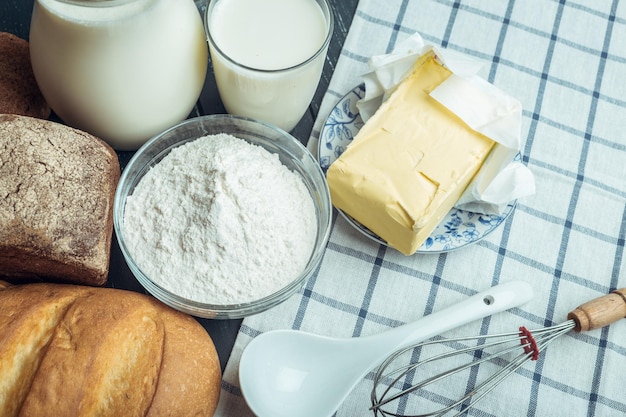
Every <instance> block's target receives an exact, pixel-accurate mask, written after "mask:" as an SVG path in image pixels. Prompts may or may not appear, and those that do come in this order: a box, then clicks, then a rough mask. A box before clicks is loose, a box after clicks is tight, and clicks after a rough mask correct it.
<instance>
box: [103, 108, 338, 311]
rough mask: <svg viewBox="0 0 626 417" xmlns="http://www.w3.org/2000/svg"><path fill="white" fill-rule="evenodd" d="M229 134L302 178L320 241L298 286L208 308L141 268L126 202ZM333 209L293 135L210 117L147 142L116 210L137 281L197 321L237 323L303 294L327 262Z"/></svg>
mask: <svg viewBox="0 0 626 417" xmlns="http://www.w3.org/2000/svg"><path fill="white" fill-rule="evenodd" d="M219 133H226V134H230V135H232V136H235V137H237V138H240V139H243V140H245V141H247V142H249V143H252V144H255V145H259V146H261V147H263V148H265V149H266V150H267V151H269V152H272V153H276V154H278V156H279V159H280V161H281V162H282V163H283V165H285V166H286V167H287V168H289V169H290V170H292V171H293V172H295V173H297V174H298V175H299V176H300V177H301V178H302V180H303V182H304V184H305V186H306V188H307V189H308V191H309V193H310V195H311V197H312V199H313V203H314V206H315V213H316V221H317V235H316V239H315V246H314V249H313V251H312V253H311V256H310V258H309V260H308V263H307V265H306V267H305V268H304V270H303V271H302V272H301V273H300V275H299V276H298V277H296V278H295V279H294V280H293V281H292V282H290V283H289V284H287V285H286V286H284V287H283V288H281V289H280V290H278V291H276V292H274V293H273V294H271V295H268V296H266V297H263V298H260V299H257V300H254V301H250V302H245V303H240V304H208V303H202V302H198V301H195V300H189V299H186V298H183V297H181V296H179V295H177V294H174V293H172V292H171V291H168V290H167V289H165V288H163V287H162V286H160V285H158V284H157V283H155V282H154V280H152V279H151V278H150V277H149V276H147V275H146V274H145V273H144V272H143V271H142V270H141V268H139V267H138V266H137V264H136V263H135V261H134V260H133V257H132V256H131V254H130V253H129V250H128V247H127V245H126V244H125V242H124V233H123V230H124V209H125V204H126V198H127V197H128V196H129V195H131V194H132V193H133V190H134V189H135V186H136V185H137V184H138V183H139V181H140V180H141V178H142V177H143V176H144V175H145V174H146V173H147V172H148V170H150V168H151V167H153V166H155V165H156V164H158V163H159V162H160V161H161V160H162V159H163V158H164V157H165V156H166V155H167V154H168V153H169V152H170V151H171V150H172V149H173V148H175V147H177V146H181V145H183V144H185V143H187V142H190V141H193V140H195V139H197V138H200V137H202V136H206V135H214V134H219ZM331 217H332V206H331V202H330V194H329V191H328V184H327V183H326V178H325V177H324V174H323V173H322V170H321V168H320V167H319V164H318V163H317V161H316V160H315V158H314V157H313V156H312V155H311V153H310V152H309V151H308V150H307V149H306V148H305V147H304V146H303V145H302V144H301V143H300V142H299V141H298V140H297V139H296V138H294V137H293V136H291V135H290V134H289V133H287V132H285V131H283V130H281V129H279V128H277V127H274V126H272V125H269V124H266V123H263V122H260V121H256V120H252V119H248V118H243V117H238V116H231V115H210V116H202V117H196V118H192V119H188V120H186V121H184V122H182V123H180V124H178V125H176V126H174V127H172V128H170V129H168V130H166V131H165V132H163V133H161V134H159V135H157V136H155V137H154V138H152V139H150V140H149V141H148V142H146V143H145V144H144V145H143V146H142V147H141V148H140V149H139V150H138V151H137V152H136V153H135V154H134V156H133V157H132V158H131V160H130V161H129V162H128V165H127V166H126V168H125V169H124V171H123V173H122V176H121V178H120V181H119V184H118V187H117V190H116V193H115V202H114V207H113V225H114V228H115V234H116V236H117V240H118V242H119V246H120V249H121V251H122V254H123V256H124V259H125V260H126V263H127V264H128V267H129V268H130V270H131V272H132V273H133V275H134V276H135V277H136V278H137V280H138V281H139V283H140V284H141V285H142V286H143V287H144V288H145V289H146V290H147V291H148V292H149V293H150V294H152V295H153V296H154V297H155V298H157V299H159V300H160V301H162V302H163V303H165V304H167V305H169V306H170V307H173V308H175V309H176V310H179V311H182V312H184V313H188V314H191V315H193V316H197V317H204V318H215V319H235V318H242V317H246V316H249V315H253V314H257V313H260V312H262V311H265V310H267V309H269V308H271V307H274V306H276V305H277V304H279V303H281V302H283V301H285V300H286V299H287V298H289V297H290V296H291V295H293V294H294V293H296V292H297V291H299V290H300V289H301V288H302V287H303V286H304V284H305V283H306V281H307V279H308V278H309V277H310V276H311V274H312V273H313V271H314V270H315V268H316V267H317V265H318V263H319V262H320V260H321V257H322V253H323V252H324V249H325V247H326V243H327V242H328V237H329V234H330V223H331Z"/></svg>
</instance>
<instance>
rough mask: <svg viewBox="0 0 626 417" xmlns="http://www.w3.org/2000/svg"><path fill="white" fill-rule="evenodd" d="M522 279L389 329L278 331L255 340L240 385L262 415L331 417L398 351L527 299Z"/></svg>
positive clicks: (242, 365)
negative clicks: (338, 334) (350, 334)
mask: <svg viewBox="0 0 626 417" xmlns="http://www.w3.org/2000/svg"><path fill="white" fill-rule="evenodd" d="M532 296H533V291H532V288H531V287H530V285H528V284H527V283H525V282H521V281H513V282H508V283H505V284H500V285H497V286H494V287H492V288H490V289H489V290H486V291H483V292H480V293H478V294H475V295H473V296H471V297H469V298H467V299H466V300H464V301H462V302H459V303H457V304H455V305H453V306H451V307H448V308H446V309H444V310H441V311H439V312H436V313H433V314H430V315H427V316H424V317H422V318H420V319H419V320H417V321H415V322H413V323H409V324H405V325H403V326H399V327H397V328H395V329H391V330H388V331H386V332H383V333H380V334H377V335H373V336H365V337H355V338H331V337H325V336H318V335H314V334H310V333H305V332H302V331H297V330H275V331H269V332H266V333H263V334H261V335H259V336H257V337H256V338H254V339H253V340H252V341H251V342H250V343H249V344H248V346H247V347H246V348H245V349H244V351H243V354H242V356H241V361H240V364H239V383H240V386H241V390H242V392H243V396H244V398H245V400H246V402H247V403H248V406H249V407H250V409H251V410H252V411H253V412H254V413H255V414H256V415H257V416H259V417H295V416H297V417H325V416H331V415H332V414H333V413H334V412H335V411H336V410H337V409H338V408H339V406H340V405H341V403H342V402H343V401H344V400H345V398H346V397H347V396H348V394H349V393H350V391H352V389H353V388H354V387H355V385H356V384H357V383H358V382H359V381H361V379H363V378H364V377H365V375H366V374H367V373H368V372H369V371H371V370H372V369H373V368H375V367H376V366H377V365H379V364H380V363H382V362H383V361H384V360H385V359H386V358H387V356H389V355H390V354H391V353H393V352H395V351H396V350H397V349H400V348H403V347H407V346H409V345H411V344H413V343H419V342H421V341H423V340H426V339H429V338H431V337H433V336H436V335H438V334H441V333H443V332H445V331H447V330H450V329H453V328H455V327H458V326H461V325H463V324H466V323H469V322H471V321H474V320H477V319H480V318H483V317H486V316H489V315H491V314H494V313H498V312H501V311H504V310H507V309H509V308H512V307H516V306H519V305H522V304H524V303H526V302H527V301H528V300H530V299H531V298H532Z"/></svg>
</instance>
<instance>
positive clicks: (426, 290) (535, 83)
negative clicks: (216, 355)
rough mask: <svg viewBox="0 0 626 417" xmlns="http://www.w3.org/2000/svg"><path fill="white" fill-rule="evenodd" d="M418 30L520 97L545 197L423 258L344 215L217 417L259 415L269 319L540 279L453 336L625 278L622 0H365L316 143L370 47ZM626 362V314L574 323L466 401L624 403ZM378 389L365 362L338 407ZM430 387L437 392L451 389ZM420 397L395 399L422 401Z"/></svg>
mask: <svg viewBox="0 0 626 417" xmlns="http://www.w3.org/2000/svg"><path fill="white" fill-rule="evenodd" d="M416 31H417V32H419V33H420V34H421V35H422V37H423V38H424V39H425V41H426V42H427V43H430V44H434V45H439V46H442V47H445V48H448V49H452V50H455V51H459V52H463V53H465V54H467V55H471V56H473V57H476V58H478V59H480V60H482V61H484V63H485V66H484V68H483V72H482V73H481V75H482V76H483V77H484V78H485V79H487V80H488V81H489V82H491V83H493V84H495V85H496V86H498V87H500V88H501V89H502V90H504V91H506V92H507V93H509V94H510V95H513V96H514V97H516V98H518V99H519V100H520V101H521V102H522V106H523V108H524V113H523V126H522V129H523V131H522V137H523V138H525V143H524V145H523V147H522V158H523V162H524V163H526V164H527V165H528V167H529V168H530V169H531V170H532V171H533V173H534V175H535V178H536V185H537V192H536V195H534V196H532V197H527V198H524V199H522V200H520V201H519V202H518V205H517V208H516V210H515V211H514V213H513V214H512V216H510V217H509V219H507V221H506V222H505V223H504V224H503V225H501V226H500V227H499V228H498V229H496V230H495V231H494V232H493V233H491V234H490V235H489V236H487V237H486V238H485V239H483V240H481V241H479V242H478V243H476V244H474V245H471V246H469V247H466V248H462V249H460V250H458V251H453V252H449V253H444V254H430V255H420V254H416V255H414V256H411V257H405V256H403V255H401V254H399V253H398V252H396V251H394V250H392V249H390V248H387V247H384V246H379V245H378V244H376V243H374V242H372V241H370V240H369V239H367V238H366V237H364V236H362V235H361V234H360V233H359V232H357V231H356V230H354V229H353V228H352V227H350V226H349V225H348V224H347V223H346V222H345V221H344V219H343V218H342V217H341V216H337V214H336V213H335V216H334V219H333V231H332V235H331V238H330V241H329V243H328V247H327V249H326V252H325V254H324V258H323V261H322V263H321V264H320V266H319V268H318V270H317V271H316V273H315V275H314V276H313V278H312V279H311V280H310V281H309V282H308V283H307V285H306V287H305V288H304V289H303V291H302V292H301V293H300V294H298V295H296V296H294V297H292V298H291V299H289V300H288V301H287V302H286V303H284V304H282V305H280V306H278V307H276V308H274V309H272V310H270V311H268V312H266V313H262V314H260V315H257V316H253V317H250V318H247V319H246V320H245V321H244V323H243V326H242V328H241V331H240V334H239V336H238V339H237V342H236V345H235V349H234V351H233V354H232V356H231V358H230V361H229V363H228V366H227V369H226V372H225V375H224V381H223V390H222V399H221V403H220V406H219V409H218V415H220V416H247V415H251V413H250V411H249V410H248V409H247V408H246V405H245V402H244V400H243V399H242V397H241V392H240V390H239V388H238V382H237V366H238V359H239V357H240V355H241V352H242V350H243V348H244V347H245V345H246V344H247V343H248V342H249V341H250V340H251V339H252V338H254V337H255V336H256V335H258V334H260V333H262V332H265V331H267V330H272V329H277V328H295V329H302V330H305V331H309V332H314V333H319V334H326V335H331V336H342V337H359V336H362V335H368V334H374V333H379V332H382V331H385V330H386V329H388V328H390V327H395V326H398V325H401V324H403V323H406V322H410V321H413V320H416V319H418V318H419V317H421V316H423V315H425V314H429V313H431V312H434V311H437V310H439V309H442V308H444V307H446V306H449V305H453V304H454V303H455V302H458V301H459V300H462V299H464V298H465V297H467V296H469V295H472V294H474V293H476V292H478V291H481V290H483V289H486V288H488V287H490V286H492V285H495V284H497V283H499V282H506V281H509V280H523V281H526V282H529V283H530V284H531V285H532V286H533V287H534V289H535V297H534V298H533V300H532V301H530V302H529V303H528V304H526V305H524V306H522V307H519V308H515V309H512V310H509V311H507V312H504V313H500V314H497V315H495V316H492V317H489V318H486V319H484V320H482V321H479V322H476V323H472V324H470V325H467V326H464V327H463V328H461V329H456V330H453V331H450V332H447V333H446V334H444V335H443V336H446V337H452V336H465V335H474V334H476V335H479V334H490V333H500V332H508V331H516V330H517V328H518V327H519V326H522V325H523V326H526V327H528V328H530V329H532V328H539V327H545V326H550V325H553V324H557V323H560V322H562V321H564V320H565V319H566V316H567V313H568V312H569V311H570V310H572V309H574V308H575V307H576V306H578V305H580V304H582V303H584V302H585V301H587V300H589V299H592V298H595V297H598V296H601V295H603V294H606V293H608V292H610V291H611V290H613V289H616V288H621V287H626V258H625V256H624V241H625V238H626V2H619V1H618V0H602V1H595V0H578V1H569V0H567V1H566V0H518V1H513V0H511V1H504V0H495V1H480V0H464V1H451V0H425V1H416V0H404V1H402V0H385V1H378V0H361V1H360V3H359V6H358V9H357V11H356V14H355V17H354V21H353V23H352V26H351V28H350V32H349V35H348V38H347V40H346V42H345V44H344V47H343V51H342V54H341V57H340V59H339V61H338V63H337V66H336V69H335V73H334V76H333V79H332V81H331V84H330V86H329V88H328V91H327V93H326V95H325V98H324V101H323V103H322V107H321V109H320V114H319V118H318V120H317V122H316V125H315V127H314V130H313V133H312V137H311V139H310V143H309V148H310V149H311V151H313V152H315V150H316V148H317V145H316V143H317V136H318V135H319V131H320V129H321V126H322V125H323V122H324V120H325V118H326V117H327V116H328V114H329V112H330V110H331V109H332V107H333V106H334V105H335V104H336V102H337V101H338V100H339V99H340V98H341V97H342V96H343V95H344V94H345V93H346V92H348V91H349V90H350V89H352V88H353V87H354V86H356V85H358V84H359V83H360V82H361V75H362V74H363V73H365V72H366V71H367V69H368V67H367V61H368V58H369V57H370V56H372V55H378V54H384V53H388V52H390V51H391V50H392V49H393V47H394V45H395V44H396V43H397V42H399V41H401V40H402V39H404V38H406V37H408V36H410V35H411V34H413V33H414V32H416ZM496 365H497V364H496ZM490 371H492V368H490V367H485V369H484V372H490ZM480 372H483V370H481V371H479V373H480ZM624 375H626V320H622V321H620V322H617V323H615V324H613V325H611V326H609V327H605V328H603V329H598V330H594V331H590V332H587V333H580V334H578V333H568V334H567V335H565V336H562V337H561V338H559V339H558V340H557V341H555V342H554V343H553V344H552V345H550V346H549V347H548V348H547V349H546V350H545V351H544V352H542V353H541V355H540V357H539V360H538V361H536V362H532V363H527V364H526V365H525V366H523V367H522V368H521V369H519V370H518V371H516V372H515V373H514V374H512V375H511V376H510V377H509V378H508V379H507V380H505V381H504V382H503V383H502V384H501V385H500V386H499V387H498V388H497V389H496V390H495V391H494V392H492V393H491V394H490V395H489V396H488V397H487V398H486V399H484V400H482V401H481V402H480V403H479V404H478V405H477V407H476V408H474V409H473V410H472V411H470V412H469V414H468V415H472V416H507V417H509V416H511V417H518V416H519V417H522V416H550V417H558V416H563V417H584V416H623V415H626V385H625V379H624ZM471 382H472V381H471V380H469V379H466V380H455V381H451V382H450V386H452V385H454V386H455V387H457V386H458V387H460V388H465V386H469V385H471ZM371 388H372V375H368V376H367V377H366V378H365V380H363V381H362V382H361V383H360V384H359V385H358V386H357V387H356V389H355V390H354V391H353V392H352V393H351V395H350V396H349V397H348V399H347V400H346V402H345V403H344V404H343V405H342V407H341V408H340V409H339V410H338V411H337V414H336V415H337V416H341V417H348V416H367V415H372V413H371V411H369V410H368V407H369V405H370V403H369V398H370V390H371ZM450 391H452V390H450ZM431 394H432V395H431V397H432V398H434V400H433V401H438V400H440V399H441V398H444V397H446V396H451V394H450V393H448V392H446V391H442V392H433V393H431ZM320 401H323V399H320ZM412 402H413V399H409V400H407V401H405V402H402V403H400V404H399V405H398V407H399V408H398V411H399V412H400V413H401V414H407V415H410V414H411V413H414V414H415V413H417V410H416V409H414V408H411V407H412V406H414V405H413V404H412Z"/></svg>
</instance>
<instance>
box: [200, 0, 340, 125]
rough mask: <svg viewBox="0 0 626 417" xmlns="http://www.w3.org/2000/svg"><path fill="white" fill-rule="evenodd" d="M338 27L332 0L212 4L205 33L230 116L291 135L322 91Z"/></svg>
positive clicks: (222, 0) (252, 0) (224, 1)
mask: <svg viewBox="0 0 626 417" xmlns="http://www.w3.org/2000/svg"><path fill="white" fill-rule="evenodd" d="M333 25H334V22H333V13H332V10H331V7H330V5H329V4H328V1H327V0H211V2H210V3H209V7H208V8H207V13H206V15H205V27H206V30H207V36H208V42H209V51H210V54H211V62H212V64H213V71H214V74H215V80H216V83H217V88H218V90H219V94H220V98H221V99H222V102H223V103H224V107H225V108H226V110H227V111H228V112H229V113H231V114H234V115H238V116H245V117H250V118H254V119H258V120H262V121H264V122H267V123H271V124H273V125H275V126H278V127H280V128H282V129H283V130H286V131H291V130H292V129H293V128H294V127H295V126H296V124H297V123H298V121H300V119H301V118H302V115H303V114H304V113H305V111H306V109H307V107H308V106H309V104H310V103H311V99H312V98H313V95H314V94H315V90H316V89H317V85H318V83H319V80H320V76H321V73H322V69H323V66H324V61H325V59H326V52H327V50H328V44H329V43H330V39H331V37H332V34H333Z"/></svg>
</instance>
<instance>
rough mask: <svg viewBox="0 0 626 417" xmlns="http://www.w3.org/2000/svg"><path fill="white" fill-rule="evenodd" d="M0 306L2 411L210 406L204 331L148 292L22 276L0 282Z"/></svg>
mask: <svg viewBox="0 0 626 417" xmlns="http://www.w3.org/2000/svg"><path fill="white" fill-rule="evenodd" d="M0 311H8V312H9V315H8V316H10V318H4V317H0V415H2V416H6V417H18V416H29V417H43V416H47V415H54V416H59V417H63V416H68V417H69V416H73V417H74V416H75V417H81V416H96V415H97V416H102V417H105V416H121V415H123V416H131V417H132V416H138V417H143V416H149V417H164V416H171V417H178V416H180V417H187V416H197V417H209V416H212V415H213V413H214V412H215V408H216V406H217V402H218V399H219V392H220V382H221V370H220V364H219V359H218V357H217V353H216V351H215V347H214V345H213V342H212V340H211V338H210V336H209V335H208V334H207V333H206V331H205V330H204V328H202V326H200V324H199V323H198V322H197V321H195V320H194V319H193V318H192V317H190V316H187V315H185V314H183V313H180V312H177V311H175V310H173V309H171V308H169V307H167V306H165V305H164V304H162V303H160V302H158V301H156V300H154V299H153V298H152V297H149V296H147V295H144V294H139V293H134V292H131V291H124V290H117V289H111V288H93V287H87V286H78V285H63V284H45V283H39V284H24V285H15V286H9V287H6V288H5V289H0ZM16 318H17V320H16ZM42 323H44V324H42ZM32 329H40V330H37V331H32ZM3 393H4V394H3Z"/></svg>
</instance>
